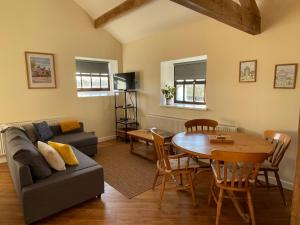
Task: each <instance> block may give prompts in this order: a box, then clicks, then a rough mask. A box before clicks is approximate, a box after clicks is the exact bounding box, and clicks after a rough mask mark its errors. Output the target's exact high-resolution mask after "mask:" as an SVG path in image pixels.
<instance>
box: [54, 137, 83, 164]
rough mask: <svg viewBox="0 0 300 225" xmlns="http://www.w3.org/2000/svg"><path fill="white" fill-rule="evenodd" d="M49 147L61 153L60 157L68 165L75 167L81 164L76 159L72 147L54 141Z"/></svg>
mask: <svg viewBox="0 0 300 225" xmlns="http://www.w3.org/2000/svg"><path fill="white" fill-rule="evenodd" d="M48 145H50V146H51V147H52V148H54V149H55V150H56V151H57V152H58V153H59V155H60V156H61V157H62V158H63V160H64V161H65V163H66V164H67V165H69V166H75V165H78V164H79V161H78V159H77V158H76V156H75V154H74V152H73V150H72V148H71V146H70V145H67V144H62V143H57V142H52V141H48Z"/></svg>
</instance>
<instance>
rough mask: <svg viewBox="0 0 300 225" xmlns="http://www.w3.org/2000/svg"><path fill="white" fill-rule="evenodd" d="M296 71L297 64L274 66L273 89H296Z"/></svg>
mask: <svg viewBox="0 0 300 225" xmlns="http://www.w3.org/2000/svg"><path fill="white" fill-rule="evenodd" d="M297 71H298V64H297V63H291V64H278V65H276V66H275V75H274V88H286V89H294V88H295V87H296V78H297Z"/></svg>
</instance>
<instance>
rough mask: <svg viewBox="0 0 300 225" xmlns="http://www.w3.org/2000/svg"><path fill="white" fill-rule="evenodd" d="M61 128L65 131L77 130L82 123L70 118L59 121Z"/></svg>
mask: <svg viewBox="0 0 300 225" xmlns="http://www.w3.org/2000/svg"><path fill="white" fill-rule="evenodd" d="M59 125H60V129H61V131H62V132H63V133H66V132H69V131H72V130H76V129H79V128H80V123H79V121H78V120H68V121H62V122H59Z"/></svg>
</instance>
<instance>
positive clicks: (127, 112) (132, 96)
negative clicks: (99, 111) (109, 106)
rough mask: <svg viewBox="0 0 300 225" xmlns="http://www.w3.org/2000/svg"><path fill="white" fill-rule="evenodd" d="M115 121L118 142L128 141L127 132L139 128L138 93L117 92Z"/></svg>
mask: <svg viewBox="0 0 300 225" xmlns="http://www.w3.org/2000/svg"><path fill="white" fill-rule="evenodd" d="M118 100H119V101H118ZM120 100H121V101H120ZM120 102H121V103H120ZM115 120H116V138H117V140H118V139H119V138H122V139H125V141H128V135H127V132H128V131H131V130H137V129H138V127H139V123H138V120H137V91H118V92H115Z"/></svg>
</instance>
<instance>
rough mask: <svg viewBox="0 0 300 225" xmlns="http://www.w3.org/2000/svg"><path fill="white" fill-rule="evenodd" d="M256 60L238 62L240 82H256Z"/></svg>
mask: <svg viewBox="0 0 300 225" xmlns="http://www.w3.org/2000/svg"><path fill="white" fill-rule="evenodd" d="M256 70H257V60H248V61H241V62H240V74H239V81H240V82H256Z"/></svg>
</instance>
